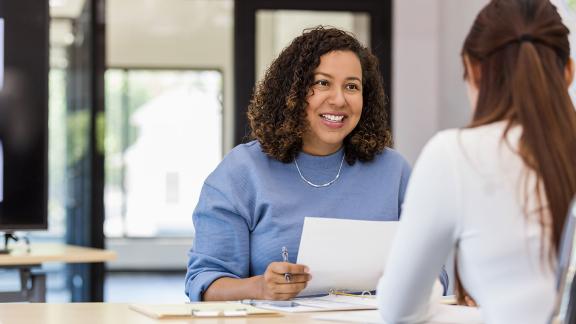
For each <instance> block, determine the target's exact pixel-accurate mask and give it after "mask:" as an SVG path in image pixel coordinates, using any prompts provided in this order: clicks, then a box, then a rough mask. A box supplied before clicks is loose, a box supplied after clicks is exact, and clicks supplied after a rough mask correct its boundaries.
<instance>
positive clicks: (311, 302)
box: [258, 295, 378, 313]
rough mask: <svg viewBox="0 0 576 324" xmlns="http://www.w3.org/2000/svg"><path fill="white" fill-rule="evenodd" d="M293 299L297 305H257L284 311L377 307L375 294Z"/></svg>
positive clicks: (302, 311)
mask: <svg viewBox="0 0 576 324" xmlns="http://www.w3.org/2000/svg"><path fill="white" fill-rule="evenodd" d="M293 301H294V302H296V304H297V306H294V307H280V306H274V305H266V304H263V305H258V307H259V308H264V309H270V310H275V311H279V312H286V313H305V312H330V311H344V310H346V311H349V310H366V309H377V308H378V303H377V301H376V298H375V296H342V295H326V296H319V297H302V298H295V299H293Z"/></svg>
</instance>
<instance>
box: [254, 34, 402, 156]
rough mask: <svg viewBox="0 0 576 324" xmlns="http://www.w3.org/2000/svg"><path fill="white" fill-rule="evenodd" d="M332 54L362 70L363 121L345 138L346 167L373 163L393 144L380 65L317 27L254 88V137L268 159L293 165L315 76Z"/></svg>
mask: <svg viewBox="0 0 576 324" xmlns="http://www.w3.org/2000/svg"><path fill="white" fill-rule="evenodd" d="M332 51H351V52H353V53H355V54H356V55H357V56H358V58H359V60H360V64H361V65H362V96H363V107H362V115H361V116H360V121H359V122H358V125H356V127H355V128H354V130H353V131H352V132H351V133H350V134H348V136H346V138H344V154H345V156H346V162H348V164H350V165H352V164H354V163H355V162H356V160H360V161H361V162H366V161H371V160H373V159H374V156H375V155H376V154H378V153H381V152H382V151H383V150H384V148H385V147H387V146H390V145H391V144H392V135H391V132H390V127H389V123H388V114H387V112H386V104H387V102H386V97H385V95H384V88H383V86H382V84H383V81H382V75H381V74H380V69H379V67H378V59H377V58H376V57H375V56H374V55H373V54H372V53H371V52H370V51H369V50H368V49H367V48H366V47H364V46H362V45H361V44H360V43H359V42H358V40H356V38H354V36H352V35H351V34H348V33H347V32H344V31H342V30H339V29H336V28H325V27H323V26H318V27H315V28H312V29H306V30H304V32H303V33H302V35H301V36H298V37H296V38H295V39H294V40H293V41H292V43H291V44H290V45H289V46H288V47H286V48H285V49H284V50H283V51H282V53H280V55H279V56H278V58H276V60H274V61H273V62H272V64H271V65H270V67H269V68H268V70H267V71H266V74H265V76H264V79H263V80H262V81H260V82H258V84H257V85H256V88H255V91H254V94H253V96H252V100H251V101H250V105H249V107H248V120H249V121H250V128H251V130H252V132H251V137H252V139H257V140H258V141H259V142H260V145H261V146H262V151H263V152H264V153H266V154H267V155H269V156H270V157H272V158H274V159H276V160H279V161H282V162H284V163H289V162H292V161H293V160H294V159H295V158H296V157H297V156H298V153H299V152H300V151H301V150H302V136H303V134H304V133H305V132H306V130H307V129H308V127H309V123H308V121H307V119H306V105H307V102H306V98H307V96H308V94H309V91H310V89H311V87H312V84H313V82H314V70H315V69H316V68H317V67H318V65H319V64H320V57H321V56H322V55H324V54H326V53H329V52H332Z"/></svg>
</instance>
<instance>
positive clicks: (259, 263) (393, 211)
mask: <svg viewBox="0 0 576 324" xmlns="http://www.w3.org/2000/svg"><path fill="white" fill-rule="evenodd" d="M343 154H344V152H343V150H342V149H341V150H340V151H338V152H336V153H334V154H332V155H329V156H321V157H319V156H312V155H308V154H305V153H300V154H299V156H298V158H297V162H298V165H299V167H300V170H301V172H302V174H303V176H304V177H305V178H306V179H308V180H309V181H311V182H313V183H316V184H321V183H326V182H328V181H330V180H332V179H334V177H335V176H336V174H337V173H338V168H339V166H340V162H341V161H342V155H343ZM409 175H410V166H409V165H408V163H407V162H406V161H405V160H404V159H403V158H402V157H401V156H400V155H399V154H398V153H396V151H394V150H392V149H386V150H385V151H384V152H383V153H382V154H379V155H377V156H376V157H375V159H374V160H373V161H371V162H367V163H362V162H356V163H355V164H354V165H353V166H350V165H348V164H347V163H346V162H344V165H343V166H342V170H341V173H340V178H339V179H338V180H337V181H336V182H334V183H333V184H332V185H330V186H328V187H324V188H314V187H312V186H310V185H308V184H307V183H305V182H304V181H303V180H302V179H301V178H300V175H299V174H298V171H297V169H296V166H295V164H294V163H282V162H279V161H277V160H275V159H273V158H270V157H269V156H267V155H266V154H265V153H263V152H262V149H261V146H260V144H259V143H258V142H257V141H253V142H250V143H247V144H242V145H239V146H237V147H236V148H234V149H233V150H232V151H231V152H230V153H229V154H228V155H227V156H226V157H225V158H224V160H223V161H222V162H221V163H220V165H219V166H218V167H217V168H216V170H215V171H214V172H212V174H210V176H208V178H207V179H206V181H205V182H204V186H203V188H202V192H201V194H200V199H199V202H198V205H197V206H196V209H195V210H194V214H193V221H194V227H195V231H196V235H195V239H194V246H193V248H192V249H191V250H190V252H189V254H188V255H189V262H188V272H187V274H186V294H187V295H188V297H189V298H190V300H192V301H198V300H201V299H202V295H203V293H204V291H206V289H207V288H208V287H209V286H210V284H211V283H212V282H213V281H214V280H216V279H218V278H221V277H232V278H247V277H251V276H255V275H260V274H262V273H264V271H265V270H266V267H267V266H268V264H270V263H271V262H274V261H282V257H281V253H280V252H281V249H282V247H283V246H286V247H287V248H288V251H289V252H290V253H289V261H290V262H293V263H295V262H296V259H297V257H298V253H297V252H298V247H299V245H300V236H301V234H302V226H303V223H304V217H307V216H309V217H330V218H345V219H360V220H382V221H390V220H398V218H399V215H400V209H401V205H402V201H403V200H404V191H405V189H406V183H407V182H408V177H409ZM310 271H311V272H312V273H314V269H310Z"/></svg>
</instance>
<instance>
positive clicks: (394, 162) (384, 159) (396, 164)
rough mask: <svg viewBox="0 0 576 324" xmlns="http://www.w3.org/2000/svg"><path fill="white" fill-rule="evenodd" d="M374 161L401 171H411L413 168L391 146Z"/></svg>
mask: <svg viewBox="0 0 576 324" xmlns="http://www.w3.org/2000/svg"><path fill="white" fill-rule="evenodd" d="M372 162H373V163H374V164H375V165H377V166H380V167H383V168H386V169H394V170H396V169H397V170H401V171H410V169H411V167H410V164H409V163H408V161H406V159H405V158H404V157H403V156H402V155H401V154H400V153H399V152H398V151H396V150H395V149H393V148H389V147H387V148H385V149H384V151H382V153H380V154H377V155H376V156H375V157H374V160H373V161H372ZM368 163H371V162H368Z"/></svg>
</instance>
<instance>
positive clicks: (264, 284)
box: [259, 262, 312, 300]
mask: <svg viewBox="0 0 576 324" xmlns="http://www.w3.org/2000/svg"><path fill="white" fill-rule="evenodd" d="M286 273H289V274H290V276H289V278H288V279H289V280H287V278H286V277H285V276H284V274H286ZM310 279H312V276H311V275H310V270H309V269H308V267H307V266H305V265H302V264H294V263H288V262H272V263H270V264H269V265H268V267H267V268H266V271H265V272H264V274H263V275H262V276H261V282H260V283H261V287H260V291H261V292H260V298H259V299H270V300H288V299H290V298H293V297H296V295H298V293H299V292H300V291H302V290H303V289H304V288H306V285H307V283H308V281H310Z"/></svg>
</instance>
